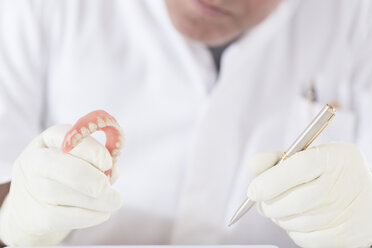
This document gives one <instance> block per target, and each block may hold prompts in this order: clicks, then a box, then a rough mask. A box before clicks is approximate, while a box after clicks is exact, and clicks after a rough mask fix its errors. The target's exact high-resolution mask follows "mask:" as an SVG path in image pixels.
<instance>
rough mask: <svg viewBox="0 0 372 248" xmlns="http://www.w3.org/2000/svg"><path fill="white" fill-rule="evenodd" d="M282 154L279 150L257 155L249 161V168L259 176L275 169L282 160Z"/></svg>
mask: <svg viewBox="0 0 372 248" xmlns="http://www.w3.org/2000/svg"><path fill="white" fill-rule="evenodd" d="M281 154H282V152H281V151H279V150H276V151H271V152H265V153H259V154H256V155H254V156H252V157H251V158H250V159H249V160H248V162H247V163H248V168H249V170H250V171H251V172H252V173H254V174H255V175H256V176H257V175H259V174H261V173H262V172H264V171H266V170H267V169H269V168H271V167H273V166H274V165H275V164H276V163H277V162H278V161H279V160H280V158H281Z"/></svg>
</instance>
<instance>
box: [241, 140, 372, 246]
mask: <svg viewBox="0 0 372 248" xmlns="http://www.w3.org/2000/svg"><path fill="white" fill-rule="evenodd" d="M280 154H281V153H280V152H271V153H264V154H259V155H256V156H255V157H253V158H252V159H251V160H250V162H249V166H250V168H251V169H252V171H254V172H255V173H256V174H259V175H258V176H257V177H256V178H255V179H254V180H253V181H252V183H251V184H250V186H249V188H248V197H249V198H251V199H252V200H254V201H257V203H258V210H259V212H260V213H261V214H262V215H264V216H266V217H268V218H270V219H272V220H273V221H274V222H275V223H276V224H277V225H279V226H280V227H282V228H283V229H285V230H286V231H287V232H288V234H289V236H290V237H291V238H292V239H293V240H294V242H295V243H296V244H298V245H299V246H301V247H306V248H308V247H314V248H315V247H316V248H321V247H327V248H331V247H337V248H340V247H347V248H354V247H370V245H371V244H372V176H371V172H370V168H369V167H368V165H367V162H366V160H365V158H364V156H363V154H362V153H361V151H360V150H359V149H358V148H357V147H356V146H355V145H352V144H348V143H329V144H324V145H320V146H318V147H313V148H311V149H308V150H306V151H303V152H299V153H296V154H295V155H293V156H292V157H290V158H288V159H287V160H285V161H284V162H282V163H280V164H278V165H276V166H274V167H272V166H273V165H274V164H275V163H276V162H277V161H278V160H279V159H280ZM271 167H272V168H271Z"/></svg>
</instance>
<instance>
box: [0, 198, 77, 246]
mask: <svg viewBox="0 0 372 248" xmlns="http://www.w3.org/2000/svg"><path fill="white" fill-rule="evenodd" d="M9 205H10V204H9V201H8V200H5V201H4V203H3V205H2V210H1V211H0V230H1V237H2V239H3V240H2V241H3V242H4V243H5V244H11V245H21V244H27V245H54V244H59V243H60V242H61V241H62V240H63V239H64V238H65V237H66V236H67V235H68V234H69V232H70V230H67V231H59V232H53V233H47V234H44V235H37V234H31V233H27V232H26V231H24V230H23V229H22V224H20V225H19V224H18V223H17V222H16V220H17V217H16V215H17V213H14V212H13V211H12V208H11V207H10V206H9ZM20 242H21V243H20Z"/></svg>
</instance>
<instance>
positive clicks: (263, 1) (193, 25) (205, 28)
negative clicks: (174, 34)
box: [165, 0, 282, 46]
mask: <svg viewBox="0 0 372 248" xmlns="http://www.w3.org/2000/svg"><path fill="white" fill-rule="evenodd" d="M281 1H282V0H165V2H166V5H167V8H168V12H169V15H170V18H171V20H172V22H173V25H174V26H175V27H176V28H177V29H178V31H179V32H181V33H182V34H183V35H185V36H186V37H188V38H190V39H193V40H196V41H200V42H202V43H205V44H206V45H208V46H220V45H224V44H227V43H228V42H230V41H232V40H234V39H236V38H238V37H239V36H240V35H241V34H243V33H244V32H245V31H247V30H249V29H251V28H252V27H254V26H255V25H257V24H258V23H260V22H261V21H262V20H263V19H265V18H266V17H267V16H268V15H269V14H270V13H271V12H272V11H273V10H274V9H275V8H276V7H277V6H278V4H279V3H280V2H281Z"/></svg>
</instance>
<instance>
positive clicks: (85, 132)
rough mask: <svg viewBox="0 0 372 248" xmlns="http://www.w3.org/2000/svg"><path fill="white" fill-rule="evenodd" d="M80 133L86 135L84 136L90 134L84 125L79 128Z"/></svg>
mask: <svg viewBox="0 0 372 248" xmlns="http://www.w3.org/2000/svg"><path fill="white" fill-rule="evenodd" d="M80 133H81V135H83V137H86V136H88V135H89V134H90V132H89V129H88V128H86V127H82V128H81V129H80Z"/></svg>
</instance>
